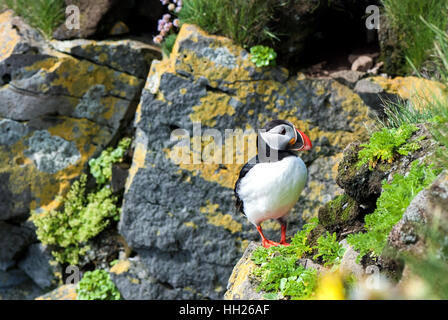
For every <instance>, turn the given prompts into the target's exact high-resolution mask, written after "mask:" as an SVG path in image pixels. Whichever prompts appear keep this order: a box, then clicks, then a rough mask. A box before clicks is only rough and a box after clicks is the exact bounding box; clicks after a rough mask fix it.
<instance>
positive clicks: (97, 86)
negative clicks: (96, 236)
mask: <svg viewBox="0 0 448 320" xmlns="http://www.w3.org/2000/svg"><path fill="white" fill-rule="evenodd" d="M0 31H1V32H3V34H4V35H7V37H6V38H7V39H9V41H2V43H1V45H0V46H1V47H0V52H1V56H0V78H2V79H4V78H8V79H9V80H8V83H4V84H3V85H1V86H0V101H1V102H0V131H1V136H2V137H3V138H2V139H0V168H1V169H0V181H1V183H0V185H1V187H0V188H1V194H2V196H0V197H5V199H4V201H2V202H1V205H0V206H1V209H2V210H1V213H0V220H10V219H15V220H17V219H18V220H20V221H23V220H24V219H25V218H26V217H27V216H28V214H29V210H30V209H31V210H42V209H52V208H56V207H57V206H58V205H59V203H58V201H57V200H55V198H56V196H58V195H60V196H62V195H64V194H65V192H66V191H67V190H68V188H69V187H70V182H71V181H72V180H73V179H74V178H76V177H77V176H79V175H80V173H81V172H82V171H83V170H84V168H85V167H86V165H87V161H88V160H89V159H90V158H91V157H93V156H96V155H98V154H99V153H100V152H101V150H102V149H103V148H104V146H107V145H109V144H110V143H111V141H112V139H113V138H114V136H115V134H116V133H117V132H118V130H119V129H120V128H121V126H124V125H125V124H126V122H127V121H128V120H129V118H130V117H131V116H132V113H133V111H134V110H135V108H136V105H137V100H135V99H136V98H137V97H138V96H139V94H140V90H141V86H142V81H141V80H139V79H138V78H137V77H134V76H131V75H129V74H126V73H123V72H119V71H116V70H114V69H111V68H108V67H105V66H101V65H98V64H95V63H92V62H90V61H88V60H80V59H77V58H74V57H72V56H70V55H66V54H62V53H60V52H57V51H54V50H53V49H51V47H50V46H49V45H48V44H47V43H46V42H44V41H43V40H42V39H41V38H40V36H39V35H38V34H36V33H35V32H34V31H33V29H31V28H30V27H29V26H27V25H26V24H24V23H23V22H22V21H21V20H20V19H19V18H15V17H14V16H13V14H12V12H11V11H6V12H3V13H2V14H0ZM142 55H143V53H142ZM6 137H7V138H6Z"/></svg>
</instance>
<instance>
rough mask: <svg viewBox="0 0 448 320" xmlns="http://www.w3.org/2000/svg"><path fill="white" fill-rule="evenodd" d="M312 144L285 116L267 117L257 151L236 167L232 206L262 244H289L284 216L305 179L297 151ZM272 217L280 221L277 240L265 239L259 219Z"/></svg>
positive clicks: (260, 133) (303, 186) (297, 196)
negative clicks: (256, 232)
mask: <svg viewBox="0 0 448 320" xmlns="http://www.w3.org/2000/svg"><path fill="white" fill-rule="evenodd" d="M311 148H312V143H311V140H310V138H308V136H307V135H306V134H305V133H303V132H302V131H300V130H298V129H296V127H295V126H294V125H293V124H292V123H291V122H289V121H286V120H278V119H276V120H272V121H269V122H268V123H267V124H266V125H265V126H264V127H263V128H262V129H261V130H258V133H257V155H256V156H255V157H253V158H252V159H250V160H249V161H248V162H247V163H246V164H245V165H244V166H243V167H242V168H241V170H240V172H239V176H238V179H237V181H236V183H235V188H234V194H235V198H236V202H235V206H236V209H237V210H238V211H240V212H241V213H243V214H244V215H245V216H246V217H247V219H248V220H249V221H250V222H251V223H252V224H254V225H255V227H256V228H257V230H258V232H259V234H260V236H261V244H262V245H263V246H264V247H265V248H269V247H272V246H278V245H285V246H287V245H289V243H287V242H286V228H287V217H288V214H289V211H290V210H291V209H292V207H293V206H294V205H295V204H296V202H297V201H298V199H299V196H300V194H301V192H302V190H303V189H304V188H305V185H306V183H307V179H308V170H307V167H306V165H305V163H304V162H303V160H302V159H301V158H300V157H299V156H298V154H297V153H298V152H299V151H307V150H310V149H311ZM268 219H275V220H276V221H278V222H279V223H280V225H281V239H280V242H274V241H272V240H268V239H267V238H266V237H265V236H264V234H263V230H262V228H261V223H262V222H263V221H265V220H268Z"/></svg>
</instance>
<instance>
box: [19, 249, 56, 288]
mask: <svg viewBox="0 0 448 320" xmlns="http://www.w3.org/2000/svg"><path fill="white" fill-rule="evenodd" d="M52 259H53V257H52V256H51V252H50V251H49V250H48V249H47V248H46V247H45V246H43V245H42V244H40V243H35V244H32V245H31V246H29V247H28V249H27V252H26V255H25V258H24V259H22V260H21V261H20V262H19V268H20V269H21V270H23V271H24V272H25V273H26V274H27V275H28V276H29V277H30V278H31V279H33V281H34V283H36V284H37V285H38V286H39V287H41V288H42V289H49V288H51V287H52V286H54V285H55V284H56V283H57V278H56V275H55V272H56V271H58V270H57V269H56V267H54V266H52V265H51V264H50V261H51V260H52Z"/></svg>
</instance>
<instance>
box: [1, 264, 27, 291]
mask: <svg viewBox="0 0 448 320" xmlns="http://www.w3.org/2000/svg"><path fill="white" fill-rule="evenodd" d="M26 280H29V278H28V276H27V275H26V273H25V272H23V271H22V270H20V269H17V268H15V269H10V270H7V271H2V270H0V289H5V288H10V287H17V286H19V285H20V284H22V283H23V282H25V281H26Z"/></svg>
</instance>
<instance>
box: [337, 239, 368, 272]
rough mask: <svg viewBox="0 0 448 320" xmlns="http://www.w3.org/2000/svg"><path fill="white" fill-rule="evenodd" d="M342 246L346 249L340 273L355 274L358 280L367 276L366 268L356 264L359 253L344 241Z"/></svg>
mask: <svg viewBox="0 0 448 320" xmlns="http://www.w3.org/2000/svg"><path fill="white" fill-rule="evenodd" d="M340 244H341V245H342V246H343V247H344V248H345V252H344V256H343V257H342V259H341V263H340V264H339V271H340V272H341V273H342V274H353V275H354V276H355V277H356V278H357V279H361V278H363V277H364V276H365V271H364V267H363V266H362V265H360V264H359V263H357V262H356V259H357V258H358V255H359V253H358V252H357V251H355V250H354V249H353V247H352V246H351V245H349V244H348V243H347V240H346V239H344V240H342V241H341V242H340Z"/></svg>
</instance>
